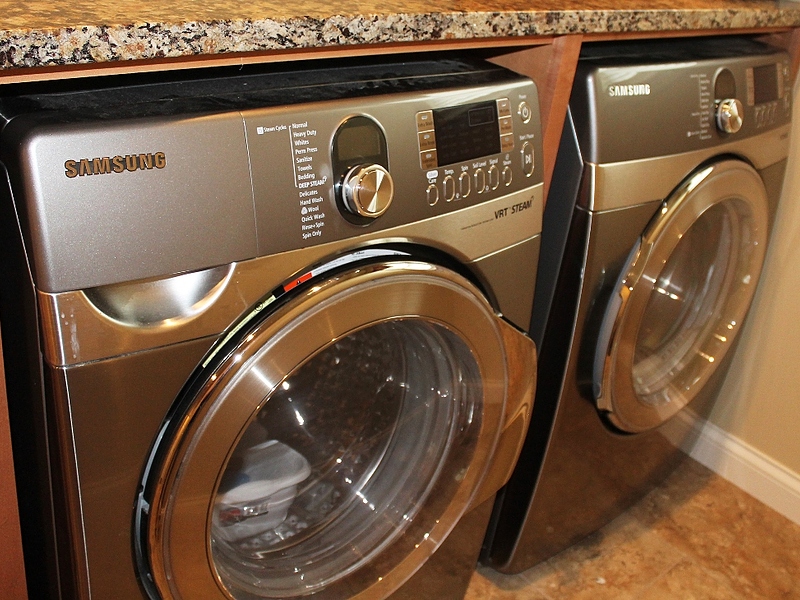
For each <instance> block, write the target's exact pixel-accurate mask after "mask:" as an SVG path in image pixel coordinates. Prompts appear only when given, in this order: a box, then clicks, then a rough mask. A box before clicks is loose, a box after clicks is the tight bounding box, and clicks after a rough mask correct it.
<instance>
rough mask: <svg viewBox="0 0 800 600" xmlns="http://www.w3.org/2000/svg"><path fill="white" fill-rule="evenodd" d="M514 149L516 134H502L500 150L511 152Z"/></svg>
mask: <svg viewBox="0 0 800 600" xmlns="http://www.w3.org/2000/svg"><path fill="white" fill-rule="evenodd" d="M513 149H514V134H513V133H507V134H505V135H501V136H500V151H501V152H511V151H512V150H513Z"/></svg>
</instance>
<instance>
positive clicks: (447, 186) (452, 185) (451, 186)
mask: <svg viewBox="0 0 800 600" xmlns="http://www.w3.org/2000/svg"><path fill="white" fill-rule="evenodd" d="M442 189H443V190H444V201H445V202H452V201H453V198H455V197H456V180H455V179H453V178H452V177H451V176H450V175H447V176H446V177H445V178H444V181H442Z"/></svg>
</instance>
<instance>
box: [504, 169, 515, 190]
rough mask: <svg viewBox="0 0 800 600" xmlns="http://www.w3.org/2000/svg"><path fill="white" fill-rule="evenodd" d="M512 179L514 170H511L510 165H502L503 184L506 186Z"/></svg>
mask: <svg viewBox="0 0 800 600" xmlns="http://www.w3.org/2000/svg"><path fill="white" fill-rule="evenodd" d="M513 179H514V172H513V171H512V170H511V167H509V166H505V167H503V184H505V185H506V187H507V186H509V185H511V182H512V181H513Z"/></svg>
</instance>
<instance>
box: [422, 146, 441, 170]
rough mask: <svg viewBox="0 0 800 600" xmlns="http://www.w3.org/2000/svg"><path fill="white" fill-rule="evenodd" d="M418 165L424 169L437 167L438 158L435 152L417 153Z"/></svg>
mask: <svg viewBox="0 0 800 600" xmlns="http://www.w3.org/2000/svg"><path fill="white" fill-rule="evenodd" d="M419 165H420V166H421V167H422V168H423V169H425V170H426V171H427V170H428V169H435V168H436V167H438V166H439V158H438V157H437V155H436V150H426V151H425V152H420V153H419Z"/></svg>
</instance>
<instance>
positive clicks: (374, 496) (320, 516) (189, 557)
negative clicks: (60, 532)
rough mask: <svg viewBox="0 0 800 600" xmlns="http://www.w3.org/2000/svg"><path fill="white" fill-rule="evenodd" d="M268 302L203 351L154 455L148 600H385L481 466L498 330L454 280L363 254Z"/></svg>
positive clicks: (440, 533)
mask: <svg viewBox="0 0 800 600" xmlns="http://www.w3.org/2000/svg"><path fill="white" fill-rule="evenodd" d="M300 279H301V280H302V279H305V277H301V278H300ZM273 298H274V294H273V295H272V296H270V298H268V299H266V300H265V302H264V303H262V304H261V305H259V306H257V307H255V308H254V312H255V313H258V316H257V317H246V318H245V319H244V320H243V322H242V323H239V324H235V325H234V326H233V327H232V328H231V330H230V332H229V333H228V335H226V336H225V337H224V338H223V339H222V340H221V341H220V342H219V344H218V345H217V348H215V349H213V350H212V352H211V354H210V356H209V357H208V358H206V359H205V360H204V363H203V365H201V366H200V368H199V369H198V371H197V372H196V373H195V376H194V378H193V379H192V380H191V381H190V383H189V384H187V388H186V389H185V391H184V394H183V396H182V397H181V398H179V399H178V401H177V402H176V405H175V409H174V411H173V414H172V415H171V416H170V418H169V419H168V421H167V422H166V423H165V425H164V428H163V429H162V433H161V435H160V439H159V440H158V441H157V443H156V444H155V447H154V450H153V453H152V456H151V464H150V465H149V466H148V469H147V473H146V474H145V477H144V479H143V490H142V494H141V497H140V499H139V503H138V510H137V522H136V527H137V552H138V554H139V557H138V559H139V563H140V570H141V571H142V578H143V582H144V585H145V588H147V589H148V591H149V592H150V593H151V595H153V596H156V597H164V598H191V599H195V598H235V599H245V598H246V599H252V598H295V597H303V596H307V595H311V594H313V595H314V597H315V598H351V597H355V598H382V597H385V596H386V595H388V594H390V593H391V591H393V590H394V589H396V588H397V587H399V586H400V585H401V584H402V583H403V582H404V581H405V580H406V579H407V578H408V577H409V576H410V575H411V574H413V573H414V571H415V570H416V569H417V568H418V567H419V566H420V565H421V564H422V563H423V562H424V561H425V560H426V558H427V557H429V556H430V554H431V553H432V552H433V551H434V550H435V549H436V547H437V546H438V544H439V543H441V541H443V539H444V538H445V537H446V536H447V534H448V533H449V531H450V530H451V529H452V527H453V526H454V525H455V523H456V522H457V521H458V519H459V518H460V517H461V516H462V515H463V513H464V512H465V510H466V509H467V507H468V506H469V504H470V501H471V499H472V497H473V495H474V493H475V491H476V489H477V488H478V486H479V484H480V482H481V480H482V479H483V476H484V474H485V473H486V470H487V467H488V465H489V463H490V461H491V457H492V454H493V451H494V448H495V445H496V443H497V439H498V436H499V433H500V430H501V427H502V421H503V418H504V416H503V415H504V406H505V402H506V393H507V387H508V386H507V374H506V364H505V363H506V361H505V358H506V357H505V348H504V342H503V335H504V334H503V333H502V332H501V330H500V326H501V325H500V320H499V317H497V315H495V313H494V312H493V311H492V309H491V307H490V305H489V304H488V302H487V301H486V300H485V299H484V297H483V296H482V294H481V293H480V292H479V291H478V289H477V288H476V287H475V286H474V285H473V284H472V283H470V282H469V281H468V280H467V279H465V278H464V277H462V276H461V275H458V274H456V273H455V272H454V271H452V270H449V269H446V268H443V267H440V266H436V265H434V264H431V263H424V262H417V261H414V260H388V261H385V260H379V261H374V260H373V261H369V262H367V263H363V264H362V263H358V264H356V265H349V266H347V268H345V269H344V270H343V271H338V272H335V273H333V274H327V275H326V276H324V277H312V278H311V279H310V280H309V281H307V282H305V283H303V284H302V285H301V286H300V287H298V288H296V289H295V290H294V292H293V293H292V294H287V299H284V300H282V301H281V302H275V301H274V300H273ZM276 304H279V305H278V306H276ZM265 305H271V306H269V307H265Z"/></svg>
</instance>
